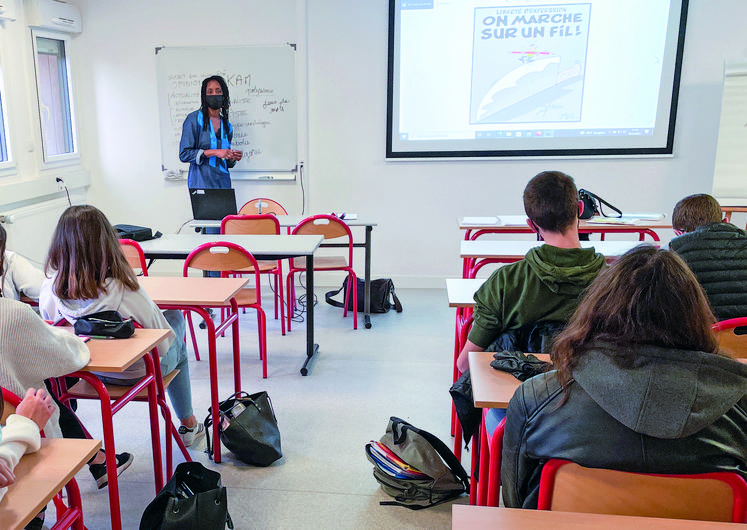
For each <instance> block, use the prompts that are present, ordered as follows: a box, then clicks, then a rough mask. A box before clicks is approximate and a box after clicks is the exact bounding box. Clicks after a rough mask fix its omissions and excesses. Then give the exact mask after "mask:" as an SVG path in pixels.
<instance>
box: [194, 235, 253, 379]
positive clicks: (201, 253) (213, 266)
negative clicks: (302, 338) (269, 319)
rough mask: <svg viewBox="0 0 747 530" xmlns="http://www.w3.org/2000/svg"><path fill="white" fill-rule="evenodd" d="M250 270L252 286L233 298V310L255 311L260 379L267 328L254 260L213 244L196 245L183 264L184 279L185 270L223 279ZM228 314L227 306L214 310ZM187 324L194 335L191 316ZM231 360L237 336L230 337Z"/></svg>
mask: <svg viewBox="0 0 747 530" xmlns="http://www.w3.org/2000/svg"><path fill="white" fill-rule="evenodd" d="M250 268H251V270H252V271H253V272H252V273H251V274H254V287H250V288H244V289H242V290H241V291H239V292H238V293H237V294H236V296H235V297H234V299H235V303H236V306H237V307H251V308H253V309H256V310H257V333H258V335H259V358H260V359H261V360H262V377H263V378H267V326H266V320H265V319H266V317H265V311H264V309H262V294H261V291H260V276H259V273H260V267H259V264H258V263H257V260H256V259H255V258H254V256H252V255H251V254H250V253H249V252H248V251H247V250H246V249H244V248H243V247H240V246H239V245H236V244H234V243H228V242H225V241H217V242H212V243H205V244H204V245H200V246H199V247H197V248H196V249H195V250H193V251H192V252H190V253H189V255H188V256H187V259H186V260H185V261H184V269H183V271H182V272H183V274H184V276H189V269H197V270H200V271H220V273H221V276H222V277H224V278H227V277H228V276H229V275H230V274H240V273H243V274H247V271H248V270H249V269H250ZM218 309H221V310H224V309H225V310H228V311H229V312H232V311H233V309H232V308H231V306H223V307H218ZM187 323H188V324H189V329H190V331H191V332H192V333H193V334H194V327H193V326H192V317H191V315H190V314H188V315H187ZM222 329H223V326H222V325H221V326H216V333H222ZM234 345H235V346H234V359H235V362H236V361H237V360H238V355H239V352H238V337H234Z"/></svg>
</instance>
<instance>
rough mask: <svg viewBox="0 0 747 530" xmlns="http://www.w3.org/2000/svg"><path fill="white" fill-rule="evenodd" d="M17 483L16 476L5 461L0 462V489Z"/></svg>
mask: <svg viewBox="0 0 747 530" xmlns="http://www.w3.org/2000/svg"><path fill="white" fill-rule="evenodd" d="M15 481H16V476H15V475H14V474H13V469H11V467H10V466H9V465H8V463H7V462H6V461H5V460H0V488H4V487H5V486H10V485H11V484H13V483H14V482H15Z"/></svg>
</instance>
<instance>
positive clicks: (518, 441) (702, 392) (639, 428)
mask: <svg viewBox="0 0 747 530" xmlns="http://www.w3.org/2000/svg"><path fill="white" fill-rule="evenodd" d="M713 322H714V317H713V313H712V312H711V309H710V307H709V306H708V300H707V299H706V297H705V294H704V292H703V289H702V288H701V287H700V285H699V284H698V281H697V280H696V279H695V276H694V275H693V273H692V272H691V271H690V269H689V268H688V267H687V265H686V264H685V262H684V261H682V259H681V258H680V257H679V256H677V255H676V254H675V253H674V252H669V251H665V250H656V249H655V248H654V247H652V246H639V247H636V248H635V249H633V250H631V251H629V252H627V253H626V254H625V255H623V256H622V257H621V258H620V259H619V260H617V261H616V262H615V263H614V264H613V265H612V266H611V267H610V268H609V269H607V270H606V271H603V272H602V273H601V274H600V275H599V276H597V279H596V280H594V282H593V283H592V284H591V286H590V287H589V290H588V291H587V293H586V296H585V297H584V298H583V300H582V301H581V303H580V305H579V306H578V309H577V310H576V312H575V313H574V315H573V317H572V318H571V320H570V322H569V323H568V326H567V327H566V328H565V330H564V331H563V332H562V333H561V334H560V335H558V337H557V338H556V339H555V343H554V345H553V350H552V361H553V365H554V367H555V370H553V371H551V372H547V373H544V374H541V375H538V376H536V377H533V378H531V379H529V380H527V381H525V382H524V383H523V384H522V385H521V386H520V387H519V389H518V390H517V391H516V393H515V394H514V396H513V398H511V402H510V403H509V405H508V411H507V414H506V427H505V429H506V430H505V436H504V445H503V464H502V468H501V485H502V487H503V501H504V504H505V505H506V506H507V507H510V508H516V507H521V508H536V507H537V494H538V490H539V481H540V473H541V470H542V466H543V465H544V463H545V462H547V460H548V459H550V458H562V459H567V460H571V461H573V462H575V463H577V464H580V465H582V466H585V467H596V468H605V469H617V470H621V471H633V472H640V473H673V474H687V473H707V472H712V471H733V472H737V473H739V474H740V475H742V477H744V478H747V366H745V365H744V364H742V363H739V362H737V361H734V360H733V359H730V358H728V357H726V356H724V355H722V354H719V353H718V343H717V342H716V338H715V336H714V335H713V332H712V331H711V324H713Z"/></svg>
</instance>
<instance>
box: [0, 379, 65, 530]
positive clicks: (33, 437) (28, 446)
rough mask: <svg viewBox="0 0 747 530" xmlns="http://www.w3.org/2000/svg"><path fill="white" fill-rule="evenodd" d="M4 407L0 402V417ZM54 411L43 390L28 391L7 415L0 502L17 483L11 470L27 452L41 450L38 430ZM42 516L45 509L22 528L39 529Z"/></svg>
mask: <svg viewBox="0 0 747 530" xmlns="http://www.w3.org/2000/svg"><path fill="white" fill-rule="evenodd" d="M3 404H4V403H3V401H2V400H0V416H2V414H3ZM54 409H55V406H54V402H53V401H52V398H51V397H50V396H49V395H46V392H45V391H44V389H41V388H40V389H39V390H35V389H33V388H29V389H28V390H27V391H26V395H25V396H24V397H23V399H22V400H21V402H20V403H19V404H18V407H16V412H15V414H10V415H9V416H8V418H7V419H6V421H5V427H0V501H1V500H3V497H5V494H6V493H7V492H8V486H10V485H12V484H13V483H14V482H15V481H16V476H15V474H14V473H13V470H14V469H15V467H16V466H17V465H18V462H19V461H20V460H21V457H22V456H23V455H25V454H27V453H35V452H36V451H38V450H39V448H40V447H41V434H40V432H39V431H40V429H43V428H44V426H45V425H46V424H47V421H48V420H49V417H50V416H51V415H52V412H54ZM45 510H46V508H45ZM44 513H45V512H44V510H42V511H41V512H39V514H38V515H37V516H36V517H34V518H33V519H32V520H31V522H30V523H28V524H27V525H26V526H25V528H26V529H27V530H37V529H41V528H42V525H43V524H44Z"/></svg>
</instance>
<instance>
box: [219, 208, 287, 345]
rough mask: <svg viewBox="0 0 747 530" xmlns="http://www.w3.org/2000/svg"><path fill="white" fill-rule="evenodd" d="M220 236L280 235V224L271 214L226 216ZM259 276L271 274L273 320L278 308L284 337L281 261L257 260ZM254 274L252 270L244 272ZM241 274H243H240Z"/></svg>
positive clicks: (276, 316) (276, 315) (276, 317)
mask: <svg viewBox="0 0 747 530" xmlns="http://www.w3.org/2000/svg"><path fill="white" fill-rule="evenodd" d="M220 233H221V234H270V235H280V223H279V222H278V220H277V217H275V216H274V215H273V214H262V215H228V216H226V217H224V218H223V221H221V223H220ZM257 264H258V265H259V273H260V274H272V275H273V276H274V279H275V320H277V319H278V306H280V332H281V334H282V335H285V306H284V303H285V297H284V296H283V260H281V259H279V260H277V261H270V260H258V261H257ZM245 272H247V273H252V272H254V271H253V270H252V269H248V270H247V271H245ZM242 273H243V272H242Z"/></svg>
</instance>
